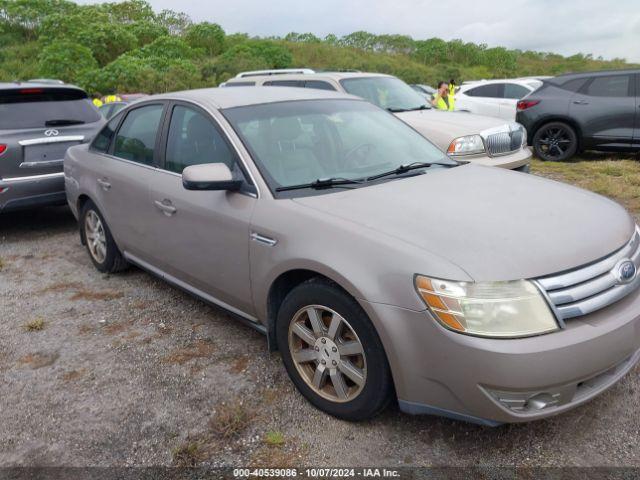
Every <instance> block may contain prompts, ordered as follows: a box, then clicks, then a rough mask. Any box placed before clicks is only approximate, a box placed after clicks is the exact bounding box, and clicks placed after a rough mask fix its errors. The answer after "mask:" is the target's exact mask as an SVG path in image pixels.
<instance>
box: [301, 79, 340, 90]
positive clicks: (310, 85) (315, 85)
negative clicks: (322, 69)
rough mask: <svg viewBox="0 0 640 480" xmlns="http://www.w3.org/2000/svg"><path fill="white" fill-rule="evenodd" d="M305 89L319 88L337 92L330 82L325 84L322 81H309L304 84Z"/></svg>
mask: <svg viewBox="0 0 640 480" xmlns="http://www.w3.org/2000/svg"><path fill="white" fill-rule="evenodd" d="M304 87H305V88H317V89H319V90H333V91H335V90H336V89H335V88H333V85H331V84H330V83H329V82H323V81H322V80H307V81H306V82H304Z"/></svg>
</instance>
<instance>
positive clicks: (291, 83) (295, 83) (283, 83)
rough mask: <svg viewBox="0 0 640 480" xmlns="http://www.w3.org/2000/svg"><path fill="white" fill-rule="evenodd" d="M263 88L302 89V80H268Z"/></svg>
mask: <svg viewBox="0 0 640 480" xmlns="http://www.w3.org/2000/svg"><path fill="white" fill-rule="evenodd" d="M262 85H263V86H265V87H304V82H303V81H302V80H269V81H268V82H264V83H263V84H262Z"/></svg>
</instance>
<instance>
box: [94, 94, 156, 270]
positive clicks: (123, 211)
mask: <svg viewBox="0 0 640 480" xmlns="http://www.w3.org/2000/svg"><path fill="white" fill-rule="evenodd" d="M165 106H166V105H165V103H163V102H154V103H149V104H143V105H140V106H138V107H135V108H133V109H131V110H129V111H127V112H124V113H123V114H119V115H117V116H116V117H114V119H113V120H112V122H115V123H116V124H117V130H116V131H115V133H114V135H113V139H112V140H110V141H109V142H108V147H107V151H106V152H105V153H102V154H99V155H97V157H98V158H95V162H94V165H93V168H92V170H93V172H94V177H95V178H93V179H92V181H94V182H95V191H96V194H95V195H96V198H95V199H94V200H96V203H97V204H98V207H99V208H100V210H101V211H102V213H103V215H104V216H105V218H106V220H107V224H108V225H109V227H110V228H111V231H112V233H113V234H114V237H115V238H116V241H117V243H118V246H119V247H120V249H121V250H122V251H123V252H125V253H128V254H133V255H135V256H136V257H138V258H140V259H142V260H148V254H147V253H146V252H147V250H148V248H149V245H150V243H151V240H152V237H151V235H150V231H151V228H152V214H153V213H154V211H153V208H152V207H151V205H150V202H149V184H150V183H151V182H152V181H153V179H154V174H156V172H157V170H158V169H157V166H158V164H159V156H158V150H157V143H158V137H159V135H158V132H159V131H160V128H161V126H162V122H163V120H164V110H165ZM122 115H124V118H122ZM109 125H111V122H110V123H109ZM114 128H116V127H115V126H114ZM101 135H102V133H101ZM101 135H100V136H98V137H97V138H96V141H95V142H94V144H93V145H92V147H94V148H93V150H94V151H95V150H100V149H99V148H98V149H96V148H95V147H98V146H99V145H98V144H99V142H100V141H101Z"/></svg>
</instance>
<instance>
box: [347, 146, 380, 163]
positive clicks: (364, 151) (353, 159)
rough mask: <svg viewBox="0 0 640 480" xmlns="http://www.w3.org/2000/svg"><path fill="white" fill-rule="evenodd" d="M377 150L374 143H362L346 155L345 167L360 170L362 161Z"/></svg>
mask: <svg viewBox="0 0 640 480" xmlns="http://www.w3.org/2000/svg"><path fill="white" fill-rule="evenodd" d="M375 148H376V146H375V145H374V144H372V143H360V144H358V145H356V146H355V147H353V148H350V149H349V150H348V151H347V153H345V154H344V157H343V159H344V160H343V167H344V168H348V167H355V168H359V167H360V166H361V165H360V161H361V160H364V159H365V158H366V157H368V156H369V153H371V151H372V150H374V149H375ZM356 154H357V155H356Z"/></svg>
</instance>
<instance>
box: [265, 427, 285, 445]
mask: <svg viewBox="0 0 640 480" xmlns="http://www.w3.org/2000/svg"><path fill="white" fill-rule="evenodd" d="M264 443H266V444H267V445H269V446H271V447H281V446H283V445H284V444H285V438H284V434H283V433H282V432H278V431H274V430H272V431H270V432H267V433H266V434H265V436H264Z"/></svg>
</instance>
